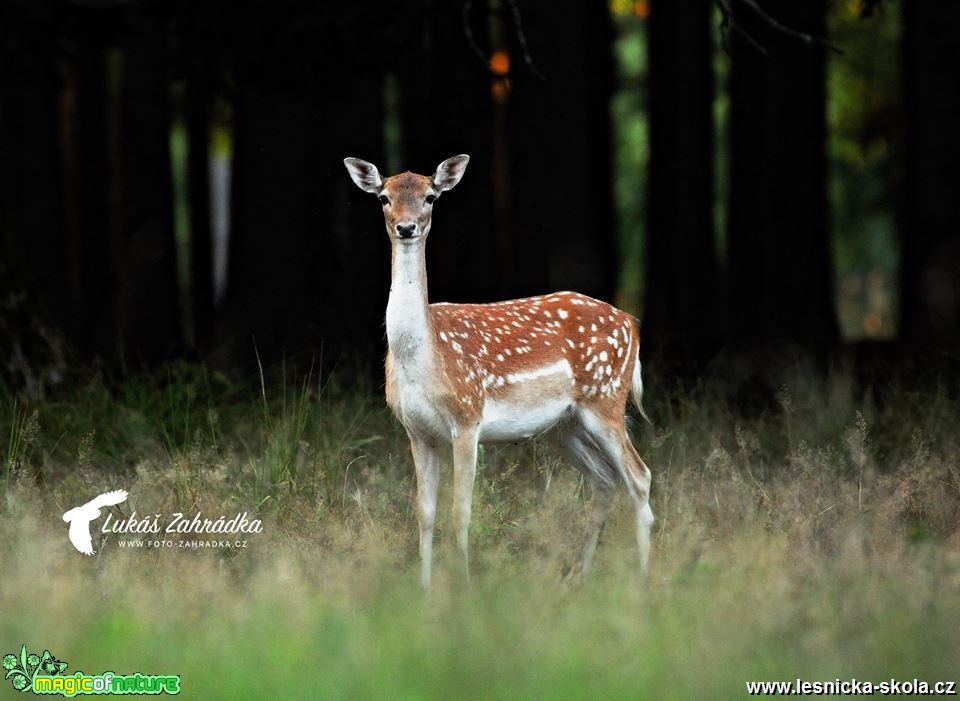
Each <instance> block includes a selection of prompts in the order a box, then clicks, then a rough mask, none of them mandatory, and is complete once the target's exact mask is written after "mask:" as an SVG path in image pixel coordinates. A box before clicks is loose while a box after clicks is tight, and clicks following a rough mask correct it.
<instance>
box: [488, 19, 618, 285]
mask: <svg viewBox="0 0 960 701" xmlns="http://www.w3.org/2000/svg"><path fill="white" fill-rule="evenodd" d="M516 6H517V8H518V9H519V16H520V17H521V18H522V23H523V24H522V28H523V33H522V34H521V33H520V31H519V28H518V26H517V21H516V16H515V15H513V14H512V13H511V12H510V11H509V10H508V11H507V12H505V15H504V18H503V23H504V29H503V31H504V33H505V34H506V35H507V36H508V37H510V41H511V46H510V56H511V71H510V86H511V92H510V97H509V103H508V115H507V124H508V129H509V144H508V149H509V150H508V154H509V159H510V165H511V169H510V182H511V183H512V188H511V193H512V194H511V198H512V201H511V211H510V218H511V223H510V226H511V231H510V236H509V238H508V241H509V244H510V246H511V247H512V250H511V251H509V255H510V258H511V259H512V261H511V262H512V266H513V273H512V279H510V280H509V281H508V285H507V289H506V292H507V293H508V294H509V295H510V296H520V295H527V294H542V293H544V292H550V291H555V290H561V289H574V290H577V291H580V292H583V293H585V294H590V295H594V296H596V297H600V298H603V299H613V293H614V288H615V285H616V277H617V276H616V269H617V265H616V231H615V227H614V222H613V186H612V182H611V165H612V159H611V130H610V98H611V96H612V94H613V78H614V71H613V68H614V66H613V57H612V54H611V42H612V27H611V20H610V13H609V10H608V7H607V4H606V3H603V2H594V1H592V0H573V1H571V2H566V3H543V2H532V1H531V2H523V0H516ZM522 36H525V37H526V40H527V43H528V46H529V55H530V56H531V57H532V61H533V62H534V65H535V66H536V68H537V70H538V71H539V73H541V74H542V76H540V75H537V73H536V72H535V71H534V70H532V69H531V68H530V67H529V66H528V65H527V64H526V61H525V59H524V54H525V53H526V48H527V47H525V46H523V44H522V42H521V41H520V38H521V37H522Z"/></svg>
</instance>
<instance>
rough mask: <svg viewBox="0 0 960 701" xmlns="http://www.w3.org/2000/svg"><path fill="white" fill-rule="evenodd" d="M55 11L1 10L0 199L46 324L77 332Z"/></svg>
mask: <svg viewBox="0 0 960 701" xmlns="http://www.w3.org/2000/svg"><path fill="white" fill-rule="evenodd" d="M54 9H55V8H54V7H53V4H52V3H50V2H36V3H26V2H21V3H8V4H6V5H5V6H4V7H3V8H0V51H2V54H0V164H2V174H0V175H2V180H0V185H2V190H0V197H2V199H3V208H4V209H5V210H6V216H5V226H6V228H7V231H8V232H9V234H10V241H11V243H12V245H13V247H14V249H15V255H17V257H18V259H19V264H20V265H21V266H25V269H24V270H22V273H23V275H22V278H23V279H24V280H25V283H26V285H27V289H28V291H29V294H30V295H31V297H32V299H33V301H34V303H36V304H37V305H38V306H39V308H40V309H42V310H44V313H45V316H47V318H49V319H51V320H52V321H53V322H54V323H55V324H56V325H58V326H59V327H60V328H64V329H72V328H73V326H74V324H73V323H72V321H71V316H72V312H73V309H72V307H71V304H70V301H69V300H70V296H69V294H68V289H69V286H68V268H67V246H66V243H67V237H66V226H65V217H64V209H63V167H62V152H61V140H60V120H59V114H60V100H61V97H62V91H61V88H62V86H61V84H60V80H59V78H58V76H57V55H56V24H55V14H54Z"/></svg>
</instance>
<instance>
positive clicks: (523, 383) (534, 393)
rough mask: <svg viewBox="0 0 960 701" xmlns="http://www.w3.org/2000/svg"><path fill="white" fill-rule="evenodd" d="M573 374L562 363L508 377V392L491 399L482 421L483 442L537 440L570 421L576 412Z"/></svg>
mask: <svg viewBox="0 0 960 701" xmlns="http://www.w3.org/2000/svg"><path fill="white" fill-rule="evenodd" d="M572 376H573V373H572V372H571V370H570V365H569V364H568V363H567V362H566V361H565V360H562V361H559V362H557V363H553V364H552V365H548V366H545V367H543V368H540V369H536V370H532V371H528V372H521V373H515V374H508V375H507V376H506V377H507V381H508V384H507V390H506V391H505V392H503V393H502V394H500V395H498V396H496V397H488V398H487V400H486V402H485V403H484V406H483V416H482V418H481V419H480V441H481V442H484V441H486V442H494V443H496V442H507V441H519V440H525V439H527V438H533V437H534V436H537V435H539V434H541V433H544V432H545V431H549V430H550V429H551V428H553V427H554V426H556V425H557V424H558V423H560V422H561V421H563V420H564V419H565V418H567V417H569V415H570V412H571V411H572V410H573V408H574V400H573V392H572V389H573V384H572V383H573V380H572Z"/></svg>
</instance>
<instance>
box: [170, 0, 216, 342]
mask: <svg viewBox="0 0 960 701" xmlns="http://www.w3.org/2000/svg"><path fill="white" fill-rule="evenodd" d="M220 4H221V3H215V2H210V1H209V0H208V2H203V3H190V4H187V3H183V4H181V5H180V6H179V7H178V13H177V30H178V32H177V36H178V38H179V42H178V56H177V58H178V62H179V64H180V65H179V66H178V68H179V70H178V72H179V73H180V74H181V75H182V78H183V80H184V88H185V90H184V96H183V115H184V120H185V122H186V129H187V141H188V144H189V152H188V154H187V159H188V164H187V180H188V182H187V186H188V188H189V191H188V192H189V194H188V201H189V207H190V315H191V322H192V324H193V330H192V333H193V342H194V343H195V344H196V345H197V346H198V347H199V348H201V349H204V348H206V347H207V345H208V344H209V342H210V336H211V334H212V333H213V321H214V288H213V240H212V237H211V226H210V126H211V112H212V108H213V100H214V97H215V91H216V86H215V81H216V68H217V66H216V62H217V58H218V53H219V50H220V49H221V47H220V46H219V45H218V36H219V34H218V32H217V24H218V21H219V19H218V17H219V16H220V15H219V13H221V12H223V11H224V10H225V9H226V8H224V7H220V6H219V5H220Z"/></svg>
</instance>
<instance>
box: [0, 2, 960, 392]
mask: <svg viewBox="0 0 960 701" xmlns="http://www.w3.org/2000/svg"><path fill="white" fill-rule="evenodd" d="M957 55H960V4H958V3H956V2H954V1H953V0H925V1H924V2H893V1H892V0H885V1H882V2H878V1H877V0H861V1H856V0H850V1H848V0H844V1H843V2H840V1H836V2H828V1H827V0H809V1H805V2H795V1H791V0H756V2H754V1H753V0H730V1H729V2H714V1H712V0H651V1H650V2H646V1H644V0H639V1H636V2H633V1H631V0H613V1H612V2H610V3H607V2H599V1H588V0H569V1H567V2H557V1H555V2H545V1H540V0H468V1H466V2H463V1H461V0H455V1H454V0H449V1H440V0H415V1H410V2H386V1H385V0H368V1H367V2H357V3H352V4H344V3H318V2H304V1H296V0H281V1H275V2H271V3H265V2H226V1H225V0H205V1H204V2H182V1H181V2H174V1H169V0H168V1H165V2H156V1H152V0H140V1H138V0H4V2H3V3H2V4H0V353H2V360H3V362H4V365H5V370H6V371H7V373H8V374H9V375H10V377H12V380H13V382H14V383H15V384H16V385H17V386H20V387H23V388H25V389H26V390H27V391H28V392H29V393H31V394H33V395H38V394H43V393H45V392H47V391H49V389H50V388H51V387H52V386H54V385H56V384H57V383H59V382H62V381H63V380H64V378H66V377H68V376H69V375H70V373H71V372H72V371H73V369H75V368H77V367H86V366H88V365H89V364H90V363H96V364H99V365H100V366H102V367H105V368H108V369H110V370H112V371H119V372H123V371H126V370H130V369H139V368H142V367H152V366H156V365H157V364H160V363H164V362H167V361H170V360H174V359H178V358H190V359H204V360H207V361H209V362H212V363H216V364H218V365H219V366H221V367H228V368H235V369H238V370H240V371H243V370H244V369H246V368H250V367H255V363H256V362H257V359H258V356H259V359H260V361H261V362H263V363H264V364H276V363H279V362H281V361H285V362H287V361H288V362H295V361H296V359H298V358H312V359H319V362H320V363H321V364H322V365H323V366H324V367H325V368H330V367H334V366H338V367H349V368H356V369H357V370H358V371H360V372H361V373H370V374H374V375H375V374H376V373H377V372H378V369H377V368H378V366H379V363H380V361H381V359H382V356H383V353H384V350H385V340H384V332H383V325H382V318H383V310H384V308H385V305H386V296H387V292H388V289H389V247H388V243H387V241H386V237H385V234H384V231H383V224H382V218H381V215H380V212H379V208H378V207H377V206H376V203H375V202H373V201H372V200H368V199H367V198H366V197H365V196H364V195H363V193H361V192H359V191H358V190H356V188H354V187H353V186H352V184H351V183H350V181H349V179H348V177H347V176H346V173H345V172H344V169H343V166H342V159H343V158H344V157H345V156H348V155H349V156H358V157H362V158H365V159H367V160H370V161H373V162H375V163H377V164H378V165H380V166H381V170H383V171H384V172H395V171H398V170H405V169H410V170H413V171H416V172H421V173H429V172H432V170H433V168H434V167H435V166H436V164H437V163H438V162H440V161H441V160H442V159H444V158H446V157H447V156H450V155H453V154H457V153H469V154H470V155H471V162H470V167H469V169H468V172H467V176H466V179H465V180H464V181H463V183H462V185H461V186H460V187H459V188H458V189H457V190H456V191H455V192H454V193H451V195H450V196H449V198H445V199H444V202H443V203H442V206H440V207H438V209H437V212H436V216H435V222H434V228H433V231H434V234H433V236H432V237H431V241H430V245H429V255H428V271H429V280H430V289H431V298H432V300H433V301H440V300H444V301H465V302H466V301H494V300H496V299H501V298H508V297H515V296H522V295H530V294H538V293H545V292H549V291H553V290H558V289H576V290H579V291H581V292H584V293H587V294H591V295H594V296H597V297H601V298H604V299H608V300H611V301H616V302H617V303H619V304H620V305H621V306H623V307H624V308H626V309H628V310H629V311H631V312H634V313H636V314H637V315H638V316H640V317H641V318H642V319H643V334H644V345H645V350H644V354H645V357H646V361H647V363H648V365H647V367H650V366H651V364H652V366H653V367H655V368H656V372H657V373H659V372H663V373H668V372H669V373H676V374H679V375H688V376H689V375H695V376H700V375H703V374H714V375H724V374H727V373H732V374H736V373H737V372H742V373H745V376H746V375H750V374H751V373H752V372H756V371H757V369H758V368H760V369H762V368H763V367H765V366H766V365H768V364H769V362H770V358H771V357H774V356H782V355H784V354H785V353H786V354H787V355H790V357H809V358H811V359H813V360H814V361H815V362H816V363H818V364H820V365H821V366H827V365H829V364H830V363H831V362H833V361H835V360H836V359H838V358H848V357H852V358H854V359H855V360H857V361H860V360H863V359H866V361H867V364H870V363H873V362H874V360H876V359H878V358H879V359H880V362H881V364H886V365H890V364H893V363H900V362H903V361H909V362H911V363H913V365H914V366H917V367H938V368H947V369H950V368H954V370H955V364H954V360H953V359H954V358H955V357H956V355H955V353H956V350H957V348H958V344H960V323H958V322H960V275H958V273H960V206H958V204H957V196H958V194H960V167H958V163H960V129H958V124H960V72H958V71H957V70H956V69H955V64H954V63H953V61H955V60H956V56H957ZM740 367H745V368H747V369H746V370H743V371H740V370H736V371H734V370H731V369H730V368H740Z"/></svg>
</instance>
